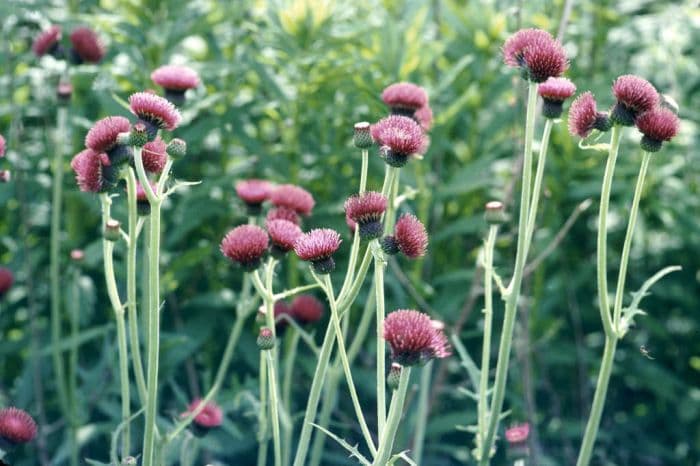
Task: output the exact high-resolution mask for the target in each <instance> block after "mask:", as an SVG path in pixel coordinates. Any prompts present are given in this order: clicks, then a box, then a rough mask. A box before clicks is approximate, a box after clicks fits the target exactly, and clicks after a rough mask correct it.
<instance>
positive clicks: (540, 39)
mask: <svg viewBox="0 0 700 466" xmlns="http://www.w3.org/2000/svg"><path fill="white" fill-rule="evenodd" d="M503 59H504V61H505V63H506V65H508V66H510V67H513V68H520V69H522V70H523V76H524V77H526V78H527V79H528V80H530V81H534V82H538V83H541V82H544V81H546V80H547V79H548V78H550V77H557V76H561V75H562V73H564V71H566V69H567V68H568V61H567V59H566V53H565V52H564V49H563V47H562V46H561V44H560V43H559V41H557V40H555V39H554V38H553V37H552V36H551V34H549V33H548V32H546V31H543V30H541V29H521V30H520V31H518V32H516V33H515V34H513V35H512V36H511V37H510V38H508V40H506V42H505V44H504V45H503Z"/></svg>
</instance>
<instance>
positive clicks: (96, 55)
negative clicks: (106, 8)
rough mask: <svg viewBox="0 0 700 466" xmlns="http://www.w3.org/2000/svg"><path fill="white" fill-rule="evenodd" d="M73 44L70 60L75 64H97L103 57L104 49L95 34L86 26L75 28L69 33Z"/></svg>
mask: <svg viewBox="0 0 700 466" xmlns="http://www.w3.org/2000/svg"><path fill="white" fill-rule="evenodd" d="M70 42H71V44H73V49H72V50H71V58H72V59H73V61H74V62H75V63H78V64H80V63H84V62H86V63H99V62H100V61H101V60H102V58H103V57H104V56H105V47H104V45H103V44H102V41H101V40H100V38H99V37H98V36H97V33H96V32H95V31H93V30H92V29H90V28H89V27H86V26H81V27H77V28H75V29H74V30H73V32H71V35H70Z"/></svg>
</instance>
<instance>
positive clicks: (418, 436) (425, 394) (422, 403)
mask: <svg viewBox="0 0 700 466" xmlns="http://www.w3.org/2000/svg"><path fill="white" fill-rule="evenodd" d="M432 373H433V361H432V360H431V361H428V363H427V364H426V365H425V367H423V368H422V369H421V377H420V391H419V392H418V411H417V412H416V433H415V434H414V436H413V452H414V453H413V460H414V461H415V462H416V464H423V461H422V459H423V445H424V443H425V427H426V424H427V423H428V399H429V395H430V388H431V387H430V380H431V378H432V377H431V376H432Z"/></svg>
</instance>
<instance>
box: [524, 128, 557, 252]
mask: <svg viewBox="0 0 700 466" xmlns="http://www.w3.org/2000/svg"><path fill="white" fill-rule="evenodd" d="M553 124H554V120H552V119H550V118H547V119H546V120H545V123H544V131H543V133H542V141H541V142H540V155H539V157H538V159H537V171H536V173H535V185H534V186H533V188H532V200H531V202H530V207H529V213H528V217H527V233H526V234H527V237H526V244H528V245H529V244H531V243H532V235H533V234H534V232H535V220H537V207H538V206H539V202H540V192H541V191H542V180H543V179H544V167H545V164H546V162H547V148H548V147H549V136H550V134H551V133H552V126H553Z"/></svg>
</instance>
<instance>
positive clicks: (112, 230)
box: [104, 218, 121, 241]
mask: <svg viewBox="0 0 700 466" xmlns="http://www.w3.org/2000/svg"><path fill="white" fill-rule="evenodd" d="M120 236H121V224H120V223H119V220H115V219H113V218H110V219H109V220H107V222H106V223H105V230H104V237H105V239H106V240H107V241H119V237H120Z"/></svg>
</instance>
